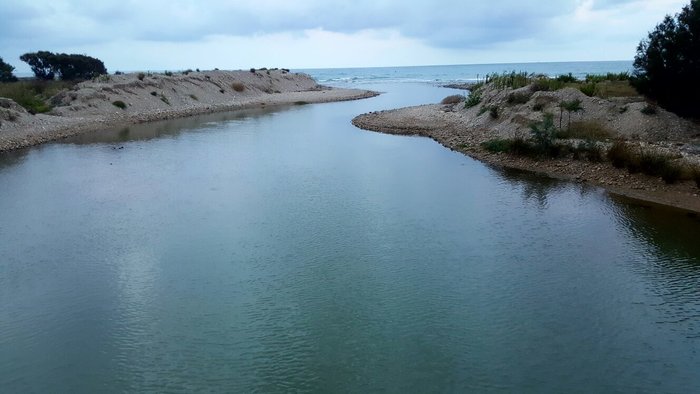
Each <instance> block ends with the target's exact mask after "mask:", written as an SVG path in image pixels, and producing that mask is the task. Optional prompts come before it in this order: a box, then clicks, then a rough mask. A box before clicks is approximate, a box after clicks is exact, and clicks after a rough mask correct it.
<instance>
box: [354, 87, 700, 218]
mask: <svg viewBox="0 0 700 394" xmlns="http://www.w3.org/2000/svg"><path fill="white" fill-rule="evenodd" d="M534 90H535V89H533V86H527V87H524V88H520V89H508V88H506V89H499V88H495V87H493V86H489V85H487V86H486V87H484V88H482V89H481V92H480V94H481V102H480V103H479V104H477V105H474V106H473V107H471V108H466V106H465V103H464V102H463V101H462V102H459V103H456V104H433V105H423V106H418V107H409V108H402V109H396V110H390V111H381V112H373V113H368V114H364V115H360V116H358V117H356V118H355V119H353V124H354V125H355V126H357V127H359V128H362V129H366V130H372V131H379V132H384V133H390V134H400V135H420V136H425V137H429V138H432V139H434V140H435V141H437V142H439V143H441V144H443V145H444V146H446V147H448V148H450V149H453V150H456V151H460V152H462V153H464V154H466V155H469V156H471V157H474V158H476V159H478V160H481V161H484V162H486V163H489V164H493V165H496V166H502V167H508V168H515V169H521V170H527V171H533V172H538V173H542V174H546V175H548V176H552V177H556V178H561V179H569V180H573V181H578V182H588V183H591V184H594V185H598V186H602V187H604V188H606V189H608V190H610V191H612V192H614V193H617V194H622V195H625V196H628V197H632V198H635V199H641V200H645V201H649V202H654V203H659V204H664V205H671V206H675V207H679V208H683V209H686V210H690V211H694V212H700V197H699V194H700V189H698V186H697V185H696V184H695V182H693V181H692V180H681V181H679V182H677V183H674V184H667V183H666V182H664V181H663V180H661V179H660V178H657V177H652V176H648V175H643V174H641V173H630V172H629V171H628V170H626V169H624V168H623V169H618V168H615V167H613V166H612V165H611V163H610V162H608V161H606V160H603V161H601V162H591V161H585V160H575V159H574V158H573V157H560V158H556V159H545V158H532V157H527V156H518V155H513V154H508V153H492V152H490V151H488V150H487V149H485V148H484V146H483V145H482V144H484V143H485V142H488V141H491V140H494V139H515V138H525V139H528V138H530V125H532V124H533V123H538V122H542V121H543V119H544V117H545V114H552V115H554V120H555V123H556V125H557V127H559V125H560V119H561V124H562V126H561V127H562V128H567V127H568V120H569V119H568V118H569V113H567V112H564V111H562V110H561V109H560V104H561V103H562V102H566V101H568V102H571V101H574V100H580V106H581V109H580V110H579V111H577V112H575V113H572V114H571V122H572V124H573V125H577V127H579V128H581V127H583V128H586V127H588V128H593V129H596V130H603V131H605V133H607V134H608V135H609V136H608V138H605V139H602V140H599V142H596V144H598V146H600V148H601V150H602V151H603V152H605V150H606V149H608V148H609V147H610V146H611V145H612V144H613V141H614V140H617V139H624V140H625V141H627V143H628V144H630V145H631V146H638V147H639V148H640V149H645V150H653V151H655V152H660V153H661V154H664V155H666V156H667V157H673V158H674V159H673V160H674V161H675V162H677V163H679V165H682V166H687V167H688V168H693V167H697V166H698V165H700V127H699V126H698V125H697V124H695V123H692V122H689V121H687V120H684V119H681V118H679V117H677V116H675V115H674V114H672V113H669V112H667V111H664V110H663V109H661V108H654V109H653V113H650V112H651V111H649V108H648V107H647V106H648V104H647V103H646V102H645V101H644V100H643V98H641V97H625V98H609V99H603V98H598V97H588V96H586V95H584V94H583V93H581V91H579V90H578V89H573V88H565V89H561V90H557V91H534ZM492 108H496V109H493V110H492ZM581 142H583V141H581V140H579V141H576V140H575V139H573V140H571V139H570V140H566V141H564V142H563V143H566V144H577V143H581Z"/></svg>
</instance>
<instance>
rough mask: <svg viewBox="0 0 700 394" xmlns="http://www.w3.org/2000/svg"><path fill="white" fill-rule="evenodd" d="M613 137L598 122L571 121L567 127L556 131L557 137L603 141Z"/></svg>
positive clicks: (611, 133) (610, 132)
mask: <svg viewBox="0 0 700 394" xmlns="http://www.w3.org/2000/svg"><path fill="white" fill-rule="evenodd" d="M612 137H613V132H612V131H610V130H609V129H608V128H606V127H605V126H603V125H602V124H600V123H598V122H593V121H581V122H572V123H571V124H570V125H569V128H568V129H566V130H564V131H560V132H558V133H557V138H563V139H572V138H576V139H582V140H590V141H605V140H608V139H610V138H612Z"/></svg>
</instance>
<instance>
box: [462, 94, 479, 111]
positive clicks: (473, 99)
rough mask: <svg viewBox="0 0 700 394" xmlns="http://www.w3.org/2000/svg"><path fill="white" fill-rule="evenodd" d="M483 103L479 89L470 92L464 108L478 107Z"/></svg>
mask: <svg viewBox="0 0 700 394" xmlns="http://www.w3.org/2000/svg"><path fill="white" fill-rule="evenodd" d="M480 103H481V92H480V91H478V90H475V91H472V92H471V93H469V96H468V97H467V99H466V100H465V101H464V108H472V107H476V106H477V105H479V104H480Z"/></svg>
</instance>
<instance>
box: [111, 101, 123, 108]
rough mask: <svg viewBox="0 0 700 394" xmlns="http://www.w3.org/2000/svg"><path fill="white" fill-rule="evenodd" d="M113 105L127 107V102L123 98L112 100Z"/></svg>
mask: <svg viewBox="0 0 700 394" xmlns="http://www.w3.org/2000/svg"><path fill="white" fill-rule="evenodd" d="M112 105H113V106H115V107H117V108H121V109H126V103H125V102H123V101H121V100H116V101H112Z"/></svg>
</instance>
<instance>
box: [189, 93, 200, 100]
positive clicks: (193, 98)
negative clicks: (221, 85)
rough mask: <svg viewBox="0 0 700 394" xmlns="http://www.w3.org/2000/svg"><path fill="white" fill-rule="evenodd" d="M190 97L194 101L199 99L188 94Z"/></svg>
mask: <svg viewBox="0 0 700 394" xmlns="http://www.w3.org/2000/svg"><path fill="white" fill-rule="evenodd" d="M190 98H191V99H192V100H194V101H199V98H198V97H197V96H195V95H194V94H190Z"/></svg>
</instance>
